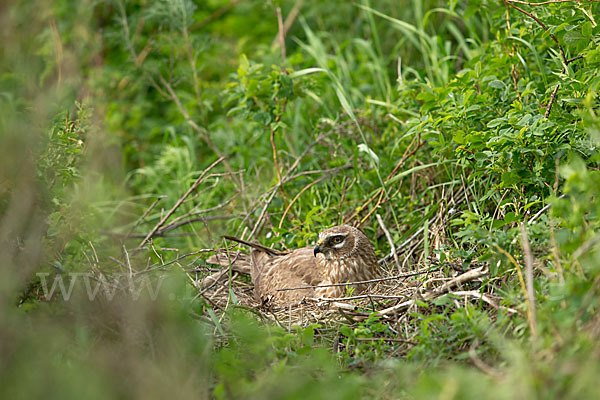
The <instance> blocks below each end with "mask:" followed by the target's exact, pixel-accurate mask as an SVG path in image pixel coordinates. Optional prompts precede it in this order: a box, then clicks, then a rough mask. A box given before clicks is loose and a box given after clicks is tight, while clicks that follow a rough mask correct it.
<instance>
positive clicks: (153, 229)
mask: <svg viewBox="0 0 600 400" xmlns="http://www.w3.org/2000/svg"><path fill="white" fill-rule="evenodd" d="M224 159H225V157H219V159H218V160H217V161H215V162H214V163H212V164H211V165H209V167H208V168H206V169H205V170H204V171H202V174H200V176H199V177H198V179H196V181H195V182H194V183H193V184H192V186H190V188H189V189H188V191H187V192H185V194H184V195H183V196H181V197H180V198H179V200H177V203H175V205H174V206H173V208H171V209H170V210H169V212H167V214H166V215H165V216H164V217H163V218H162V219H161V220H160V221H159V222H158V223H157V224H156V225H155V226H154V228H152V230H151V231H150V232H149V233H148V234H147V235H146V237H145V238H144V239H143V240H142V241H141V242H140V244H139V245H138V248H141V247H142V246H143V245H144V244H145V243H146V242H147V241H148V240H150V238H151V237H152V236H153V235H154V234H155V233H156V231H158V229H160V227H161V226H163V224H164V223H165V222H166V221H167V219H169V217H170V216H171V215H173V213H174V212H175V210H177V208H179V206H180V205H181V203H183V201H184V200H185V199H186V198H187V197H188V196H189V195H190V193H192V192H193V191H194V190H195V189H196V188H197V187H198V185H199V184H200V183H201V182H202V180H203V179H204V177H205V176H206V174H207V173H208V171H210V170H211V169H213V168H214V167H215V166H216V165H217V164H219V163H220V162H221V161H223V160H224Z"/></svg>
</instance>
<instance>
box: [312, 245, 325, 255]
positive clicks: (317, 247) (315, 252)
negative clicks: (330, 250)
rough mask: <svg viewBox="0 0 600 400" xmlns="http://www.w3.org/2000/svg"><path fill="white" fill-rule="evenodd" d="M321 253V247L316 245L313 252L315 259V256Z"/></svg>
mask: <svg viewBox="0 0 600 400" xmlns="http://www.w3.org/2000/svg"><path fill="white" fill-rule="evenodd" d="M322 252H323V249H322V248H321V246H319V245H316V246H315V250H314V254H315V257H316V256H317V254H319V253H322Z"/></svg>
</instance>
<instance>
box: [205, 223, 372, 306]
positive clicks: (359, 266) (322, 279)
mask: <svg viewBox="0 0 600 400" xmlns="http://www.w3.org/2000/svg"><path fill="white" fill-rule="evenodd" d="M224 237H225V238H226V239H229V240H233V241H236V242H239V243H242V244H245V245H247V246H249V247H251V248H252V250H251V252H250V256H247V255H244V254H241V255H238V256H237V257H232V263H233V264H232V265H233V266H234V267H237V269H240V270H246V271H248V270H249V272H250V275H251V277H252V281H253V282H254V294H255V296H256V298H257V300H259V301H261V302H262V303H263V304H265V303H269V304H277V305H285V304H292V303H297V302H299V301H300V300H302V299H303V298H305V297H343V296H344V295H345V294H346V291H347V286H346V285H341V286H329V287H323V288H316V289H313V288H309V289H298V290H286V291H278V289H290V288H297V287H303V286H322V285H331V284H340V283H341V284H343V283H346V282H357V281H365V280H370V279H374V278H377V276H378V265H377V258H376V257H375V251H374V250H373V246H371V243H370V242H369V239H367V237H366V236H365V235H364V234H363V233H362V232H361V231H360V230H358V229H357V228H355V227H352V226H349V225H340V226H334V227H332V228H329V229H326V230H324V231H323V232H321V233H320V234H319V239H318V241H317V245H316V246H315V247H302V248H299V249H296V250H291V251H286V252H282V251H278V250H274V249H271V248H268V247H265V246H262V245H260V244H258V243H250V242H246V241H244V240H241V239H237V238H234V237H231V236H224ZM208 262H210V263H214V264H220V265H229V261H228V259H227V257H226V256H224V255H215V256H212V257H211V258H209V259H208ZM365 286H366V285H365V284H358V285H353V287H354V288H355V291H354V292H353V293H359V292H361V291H362V290H364V289H365Z"/></svg>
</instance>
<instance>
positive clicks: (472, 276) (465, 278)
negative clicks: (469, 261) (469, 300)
mask: <svg viewBox="0 0 600 400" xmlns="http://www.w3.org/2000/svg"><path fill="white" fill-rule="evenodd" d="M488 274H489V271H488V270H487V268H485V267H479V268H475V269H472V270H470V271H467V272H465V273H464V274H462V275H459V276H457V277H456V278H454V279H452V280H451V281H449V282H446V283H445V284H443V285H442V286H440V287H439V288H436V289H435V290H433V291H431V292H428V293H426V294H425V295H424V296H423V300H432V299H434V298H436V297H439V296H441V295H443V294H445V293H447V292H448V291H449V290H450V289H451V288H453V287H454V286H457V285H461V284H463V283H467V282H471V281H474V280H476V279H479V278H482V277H484V276H487V275H488ZM415 303H416V300H414V299H413V300H408V301H405V302H403V303H400V304H396V305H395V306H392V307H388V308H386V309H384V310H381V311H378V312H377V314H379V315H387V314H392V313H395V312H398V311H400V310H402V309H404V308H407V307H410V306H412V305H413V304H415Z"/></svg>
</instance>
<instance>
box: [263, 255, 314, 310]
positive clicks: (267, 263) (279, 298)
mask: <svg viewBox="0 0 600 400" xmlns="http://www.w3.org/2000/svg"><path fill="white" fill-rule="evenodd" d="M252 271H253V275H252V280H253V281H254V291H255V294H256V296H257V298H259V299H260V300H262V301H265V300H271V301H273V302H275V303H279V304H281V303H286V304H291V303H294V302H298V301H300V300H302V299H303V298H304V297H313V296H314V289H298V290H287V291H277V289H290V288H298V287H303V286H313V285H317V284H318V283H319V282H321V281H322V274H321V273H320V272H321V271H319V270H318V269H317V265H316V263H315V257H314V254H313V249H312V248H310V247H304V248H301V249H297V250H294V251H293V252H291V253H289V254H286V255H283V256H269V255H267V254H265V253H263V252H260V251H253V252H252Z"/></svg>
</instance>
